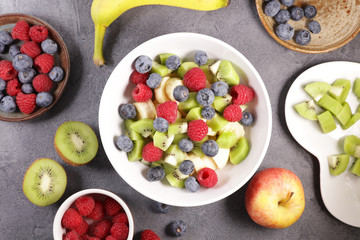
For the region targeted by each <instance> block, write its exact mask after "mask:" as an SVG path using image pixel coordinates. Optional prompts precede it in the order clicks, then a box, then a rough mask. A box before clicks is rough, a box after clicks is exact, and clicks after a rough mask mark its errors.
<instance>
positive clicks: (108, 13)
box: [91, 0, 230, 66]
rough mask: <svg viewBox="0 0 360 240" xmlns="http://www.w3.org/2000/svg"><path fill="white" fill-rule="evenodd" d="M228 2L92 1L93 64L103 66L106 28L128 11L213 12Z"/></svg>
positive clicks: (203, 0)
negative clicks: (164, 8)
mask: <svg viewBox="0 0 360 240" xmlns="http://www.w3.org/2000/svg"><path fill="white" fill-rule="evenodd" d="M229 4H230V0H94V1H93V3H92V5H91V18H92V20H93V22H94V25H95V41H94V57H93V60H94V63H95V65H97V66H102V65H104V64H105V59H104V56H103V42H104V36H105V31H106V28H107V27H108V26H109V25H110V24H111V23H112V22H113V21H115V20H116V19H117V18H118V17H119V16H120V15H121V14H123V13H124V12H126V11H127V10H129V9H132V8H135V7H138V6H143V5H166V6H174V7H180V8H187V9H192V10H198V11H213V10H217V9H220V8H223V7H227V6H228V5H229Z"/></svg>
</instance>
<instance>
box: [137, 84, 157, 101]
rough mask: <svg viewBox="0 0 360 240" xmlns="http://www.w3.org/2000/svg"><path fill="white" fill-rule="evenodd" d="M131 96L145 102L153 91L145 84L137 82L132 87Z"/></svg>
mask: <svg viewBox="0 0 360 240" xmlns="http://www.w3.org/2000/svg"><path fill="white" fill-rule="evenodd" d="M132 96H133V98H134V100H135V101H137V102H147V101H149V100H150V99H151V98H152V96H153V92H152V91H151V88H149V87H148V86H146V85H145V84H143V83H139V84H138V85H136V87H135V88H134V90H133V92H132Z"/></svg>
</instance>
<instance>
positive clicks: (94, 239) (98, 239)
mask: <svg viewBox="0 0 360 240" xmlns="http://www.w3.org/2000/svg"><path fill="white" fill-rule="evenodd" d="M88 240H101V239H100V238H98V237H91V238H89V239H88Z"/></svg>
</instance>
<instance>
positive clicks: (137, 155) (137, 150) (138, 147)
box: [127, 140, 145, 162]
mask: <svg viewBox="0 0 360 240" xmlns="http://www.w3.org/2000/svg"><path fill="white" fill-rule="evenodd" d="M133 143H134V147H133V149H132V150H131V151H130V152H128V153H127V155H128V160H129V162H135V161H139V160H141V159H142V149H143V147H144V146H145V141H143V140H135V141H133Z"/></svg>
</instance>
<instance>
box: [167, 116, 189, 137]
mask: <svg viewBox="0 0 360 240" xmlns="http://www.w3.org/2000/svg"><path fill="white" fill-rule="evenodd" d="M186 132H187V122H186V119H181V118H180V119H178V120H176V122H175V123H170V124H169V128H168V135H169V136H171V135H176V134H179V133H186Z"/></svg>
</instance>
